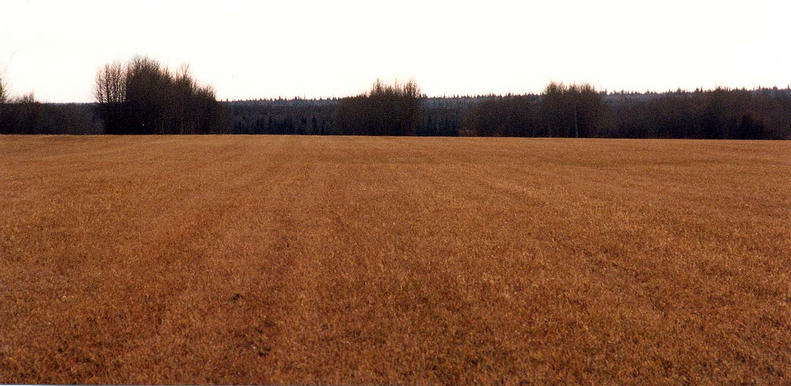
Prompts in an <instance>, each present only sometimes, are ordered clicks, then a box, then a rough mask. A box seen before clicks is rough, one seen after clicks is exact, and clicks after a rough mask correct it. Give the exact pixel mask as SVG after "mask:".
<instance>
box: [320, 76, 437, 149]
mask: <svg viewBox="0 0 791 386" xmlns="http://www.w3.org/2000/svg"><path fill="white" fill-rule="evenodd" d="M422 98H423V97H422V96H421V95H420V89H419V88H418V85H417V83H416V82H415V81H409V82H406V83H404V84H399V83H397V82H396V83H394V84H393V85H386V84H384V83H382V82H381V81H379V80H377V81H376V82H375V83H374V85H373V87H371V91H369V92H368V93H367V94H361V95H358V96H354V97H349V98H343V99H341V101H340V103H339V104H338V106H337V108H336V110H335V120H334V122H333V123H334V129H335V132H336V133H338V134H347V135H415V134H416V133H417V128H418V122H419V121H420V102H421V99H422Z"/></svg>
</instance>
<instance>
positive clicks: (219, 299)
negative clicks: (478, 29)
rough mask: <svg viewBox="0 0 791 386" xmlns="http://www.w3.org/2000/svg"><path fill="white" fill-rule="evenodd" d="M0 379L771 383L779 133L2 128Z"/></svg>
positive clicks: (781, 181) (787, 215) (781, 302)
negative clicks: (762, 137) (694, 135)
mask: <svg viewBox="0 0 791 386" xmlns="http://www.w3.org/2000/svg"><path fill="white" fill-rule="evenodd" d="M0 213H2V216H0V264H1V266H0V283H2V285H0V381H2V382H47V383H50V382H57V383H69V382H84V383H95V382H101V383H151V382H153V383H182V382H188V383H262V382H267V383H269V382H275V383H280V382H287V383H291V382H313V381H322V382H354V383H359V382H406V383H413V382H419V383H422V382H432V383H433V382H443V383H458V382H463V383H468V382H477V381H481V382H491V381H498V380H504V381H506V382H507V383H512V382H517V381H522V380H528V381H536V382H545V381H549V382H553V381H559V382H594V383H600V382H605V383H612V382H619V383H620V382H648V383H664V382H670V383H676V382H694V383H698V382H702V383H708V382H714V383H720V382H752V381H756V382H758V383H788V382H791V143H789V142H738V141H718V142H715V141H660V140H645V141H644V140H569V139H440V138H437V139H430V138H366V137H353V138H349V137H287V136H281V137H264V136H257V137H246V136H206V137H9V136H4V137H0Z"/></svg>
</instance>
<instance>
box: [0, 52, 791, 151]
mask: <svg viewBox="0 0 791 386" xmlns="http://www.w3.org/2000/svg"><path fill="white" fill-rule="evenodd" d="M94 91H95V97H96V103H95V104H48V103H40V102H38V101H36V99H35V98H34V96H33V94H28V95H24V96H21V97H11V96H9V95H8V92H7V86H6V84H5V83H4V82H3V81H2V79H0V133H18V134H22V133H28V134H58V133H68V134H97V133H105V134H210V133H231V134H312V135H333V134H335V135H421V136H437V135H440V136H513V137H580V138H584V137H614V138H711V139H714V138H723V139H725V138H730V139H791V89H777V88H773V89H756V90H745V89H741V90H740V89H726V88H717V89H715V90H709V91H704V90H695V91H692V92H688V91H681V90H677V91H675V92H667V93H626V92H620V93H607V92H602V91H599V90H596V89H595V88H594V87H592V86H590V85H588V84H581V85H579V84H571V85H565V84H562V83H550V84H549V85H548V86H547V87H546V88H545V89H544V90H543V92H542V93H540V94H524V95H484V96H465V97H447V98H446V97H442V98H428V97H426V96H425V95H423V94H421V92H420V88H419V87H418V85H417V83H416V82H415V81H408V82H405V83H398V82H394V83H393V84H385V83H383V82H381V81H379V80H377V81H376V82H375V83H374V84H373V86H372V87H371V89H370V90H369V91H367V92H365V93H362V94H359V95H356V96H351V97H346V98H340V99H321V100H305V99H293V100H285V99H278V100H263V101H235V102H218V101H217V99H216V96H215V94H214V91H213V90H212V88H211V87H210V86H200V85H199V84H198V83H197V81H196V80H195V79H194V78H193V77H192V76H191V74H190V73H189V69H188V67H187V66H183V67H182V68H181V69H180V70H179V71H176V72H173V71H170V70H169V69H168V68H167V67H165V66H163V65H161V64H160V63H158V62H157V61H155V60H153V59H150V58H146V57H135V58H133V59H131V60H129V61H128V62H127V63H124V64H121V63H110V64H106V65H105V66H103V67H102V68H101V69H100V70H99V71H98V72H97V75H96V81H95V85H94Z"/></svg>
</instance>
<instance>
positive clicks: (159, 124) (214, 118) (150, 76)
mask: <svg viewBox="0 0 791 386" xmlns="http://www.w3.org/2000/svg"><path fill="white" fill-rule="evenodd" d="M95 96H96V101H97V102H98V113H99V116H100V117H101V119H102V120H103V122H104V127H105V132H106V133H108V134H209V133H222V132H224V131H225V127H224V125H223V122H222V108H221V107H220V104H219V103H218V102H217V99H216V97H215V95H214V90H212V88H211V87H209V86H199V85H198V84H197V82H196V81H195V80H194V79H193V78H192V76H191V75H190V73H189V67H187V66H184V67H182V69H181V70H180V71H178V72H176V73H172V72H171V71H169V70H168V69H167V68H166V67H164V66H162V65H161V64H159V63H158V62H157V61H155V60H153V59H150V58H146V57H136V58H133V59H132V60H130V61H129V62H128V63H126V64H121V63H111V64H107V65H105V66H104V67H103V68H102V69H101V70H100V71H99V72H98V74H97V75H96V85H95Z"/></svg>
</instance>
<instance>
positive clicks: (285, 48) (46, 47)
mask: <svg viewBox="0 0 791 386" xmlns="http://www.w3.org/2000/svg"><path fill="white" fill-rule="evenodd" d="M789 4H791V2H789V1H756V0H752V1H727V0H720V1H709V0H706V1H693V0H683V1H676V0H670V1H667V0H666V1H636V0H633V1H626V0H624V1H620V0H618V1H616V0H604V1H582V0H580V1H572V0H565V1H557V0H554V1H549V0H547V1H532V2H530V1H512V2H506V1H492V0H486V1H476V2H463V1H429V0H422V1H420V0H418V1H392V2H376V1H277V2H274V1H272V2H268V1H211V2H209V1H138V0H135V1H62V0H61V1H32V0H31V1H2V2H0V75H2V77H3V79H5V81H6V83H7V85H8V86H9V87H10V89H11V92H12V94H16V95H18V94H23V93H27V92H31V91H32V92H34V93H35V95H36V97H37V98H38V99H39V100H42V101H50V102H70V101H71V102H82V101H91V100H92V99H93V97H92V85H93V79H94V76H95V74H96V70H97V69H98V68H99V67H100V66H101V65H103V64H104V63H107V62H111V61H115V60H122V61H125V60H127V59H129V58H130V57H132V56H134V55H136V54H142V55H148V56H151V57H152V58H154V59H157V60H159V61H161V62H163V63H165V64H167V65H169V66H170V67H171V68H173V69H175V68H177V67H178V66H179V65H180V64H182V63H189V64H190V68H191V70H192V73H193V74H194V75H195V77H196V78H198V80H199V81H200V82H201V83H204V84H211V85H213V86H214V88H215V90H216V91H217V96H218V97H219V98H221V99H226V98H227V99H250V98H269V97H277V96H283V97H293V96H305V97H309V98H310V97H331V96H347V95H351V94H356V93H359V92H362V91H364V90H366V89H367V88H368V87H369V86H370V84H371V83H372V82H373V81H374V80H375V79H376V78H377V77H378V78H381V79H383V80H387V81H392V80H394V79H396V78H397V79H400V80H406V79H415V80H417V82H418V83H419V85H420V86H421V89H422V90H423V92H425V93H427V94H428V95H443V94H448V95H450V94H477V93H491V92H494V93H507V92H514V93H524V92H539V91H541V90H542V89H543V88H544V86H545V85H546V84H547V83H548V82H549V81H551V80H554V81H562V82H567V83H570V82H590V83H592V84H594V85H595V86H596V87H598V88H600V89H609V90H620V89H627V90H638V91H643V90H647V89H650V90H658V91H663V90H668V89H676V88H677V87H681V88H685V89H694V88H696V87H704V88H713V87H716V86H729V87H755V86H759V85H762V86H775V85H776V86H780V87H786V86H787V85H788V84H790V83H791V5H789Z"/></svg>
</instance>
